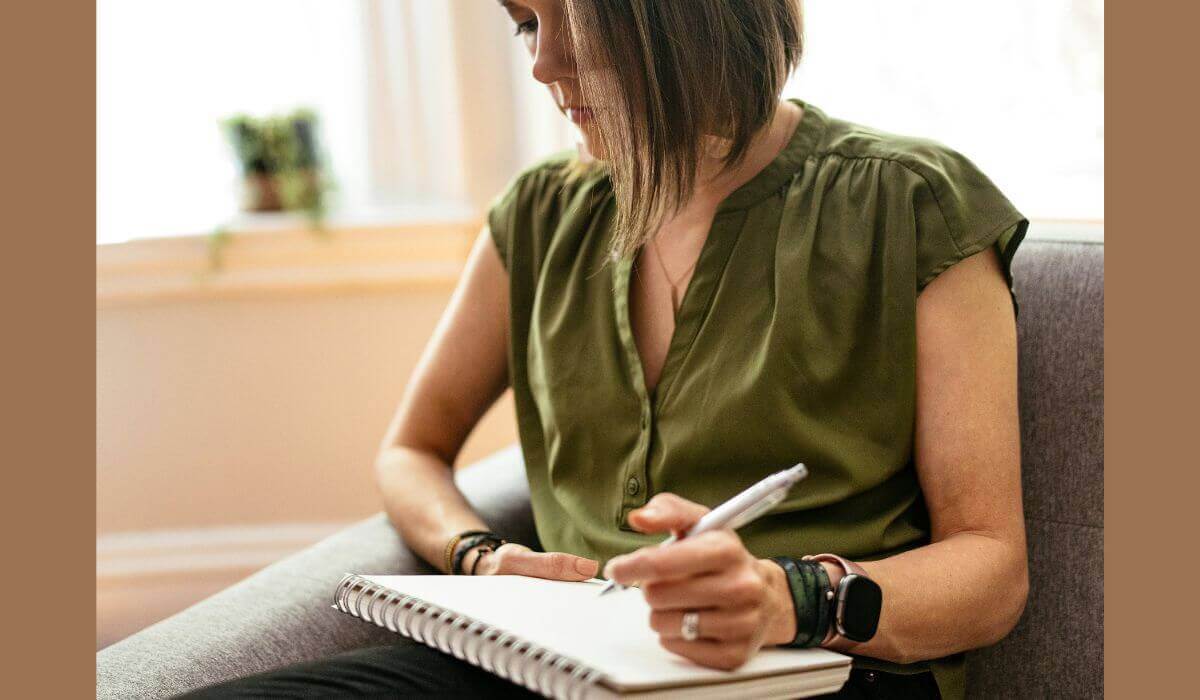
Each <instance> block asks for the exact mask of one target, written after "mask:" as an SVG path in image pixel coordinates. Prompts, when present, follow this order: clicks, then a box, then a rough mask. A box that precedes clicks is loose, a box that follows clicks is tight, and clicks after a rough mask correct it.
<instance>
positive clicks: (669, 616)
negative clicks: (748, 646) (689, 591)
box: [650, 608, 763, 641]
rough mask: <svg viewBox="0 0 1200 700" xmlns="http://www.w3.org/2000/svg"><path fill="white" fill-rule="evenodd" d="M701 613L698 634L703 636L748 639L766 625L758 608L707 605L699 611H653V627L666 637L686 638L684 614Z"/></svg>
mask: <svg viewBox="0 0 1200 700" xmlns="http://www.w3.org/2000/svg"><path fill="white" fill-rule="evenodd" d="M689 612H694V613H698V614H699V615H700V626H699V629H698V630H697V634H699V635H700V638H701V639H715V640H718V641H720V640H736V639H749V638H751V637H753V636H754V634H755V633H756V632H758V630H759V628H760V627H762V626H763V621H762V617H761V614H760V613H759V611H758V609H756V608H704V609H700V610H651V611H650V629H652V630H654V631H655V632H657V633H658V636H659V637H661V638H664V639H683V616H684V615H685V614H686V613H689Z"/></svg>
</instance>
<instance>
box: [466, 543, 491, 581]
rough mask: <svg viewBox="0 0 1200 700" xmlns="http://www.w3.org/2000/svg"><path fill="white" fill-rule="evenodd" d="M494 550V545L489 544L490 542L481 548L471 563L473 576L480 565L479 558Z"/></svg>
mask: <svg viewBox="0 0 1200 700" xmlns="http://www.w3.org/2000/svg"><path fill="white" fill-rule="evenodd" d="M494 551H495V550H494V549H492V546H491V545H488V544H485V545H484V546H482V547H480V548H479V554H477V555H475V561H474V562H473V563H472V564H471V575H472V576H474V575H475V569H476V568H478V567H479V560H480V559H483V555H485V554H491V553H492V552H494Z"/></svg>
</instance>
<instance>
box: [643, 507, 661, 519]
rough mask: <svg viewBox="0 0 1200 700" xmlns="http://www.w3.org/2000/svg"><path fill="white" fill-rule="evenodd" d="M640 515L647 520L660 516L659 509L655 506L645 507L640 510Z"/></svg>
mask: <svg viewBox="0 0 1200 700" xmlns="http://www.w3.org/2000/svg"><path fill="white" fill-rule="evenodd" d="M638 514H639V515H641V516H642V517H645V518H654V517H657V516H658V514H659V513H658V509H657V508H655V507H654V506H643V507H641V508H639V509H638Z"/></svg>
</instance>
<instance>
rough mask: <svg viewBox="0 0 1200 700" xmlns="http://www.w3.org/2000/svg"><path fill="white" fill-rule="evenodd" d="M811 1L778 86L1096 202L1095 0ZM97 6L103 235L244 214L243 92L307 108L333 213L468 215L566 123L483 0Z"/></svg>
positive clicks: (1023, 201)
mask: <svg viewBox="0 0 1200 700" xmlns="http://www.w3.org/2000/svg"><path fill="white" fill-rule="evenodd" d="M803 6H804V11H805V15H806V34H807V48H806V54H805V57H804V61H803V63H802V66H801V69H800V70H799V71H798V72H797V74H796V75H795V76H794V77H793V79H792V80H791V82H790V83H789V84H788V87H787V89H786V90H785V95H786V96H797V97H801V98H803V99H806V100H809V101H811V102H813V103H814V104H817V105H818V106H820V107H822V108H823V109H825V110H826V111H827V112H829V113H830V114H832V115H834V116H839V117H844V118H847V119H851V120H854V121H859V122H862V123H864V124H868V125H870V126H875V127H878V128H882V129H885V130H890V131H897V132H901V133H907V134H912V135H920V136H928V137H931V138H935V139H938V140H940V141H943V142H945V143H946V144H947V145H949V146H951V147H954V148H956V149H958V150H960V151H962V152H963V153H964V154H966V155H967V156H968V157H970V158H971V159H972V160H975V161H976V162H977V163H978V164H979V165H980V166H981V167H982V168H983V169H984V170H985V171H986V172H987V173H988V174H989V175H991V176H992V177H993V179H995V180H996V182H997V184H998V185H1000V186H1001V187H1002V188H1003V189H1004V190H1005V191H1006V192H1007V193H1009V194H1010V196H1011V197H1012V199H1013V201H1014V203H1015V204H1017V206H1018V207H1019V208H1021V209H1022V211H1024V212H1025V213H1026V214H1027V215H1029V216H1031V217H1034V218H1066V219H1092V220H1096V219H1102V218H1103V164H1104V154H1103V130H1104V117H1103V99H1104V92H1103V55H1102V54H1103V5H1102V2H1101V0H1073V1H1068V0H1054V1H1051V0H1010V1H1009V2H970V3H963V2H956V1H955V0H924V1H923V2H919V3H895V2H889V1H888V0H806V1H805V2H804V3H803ZM97 21H98V26H97V34H98V35H97V46H98V47H97V100H98V104H97V145H98V153H97V156H98V158H97V182H98V184H97V198H98V201H97V210H98V231H97V240H98V241H99V242H101V243H106V242H118V241H123V240H128V239H131V238H139V237H147V236H167V235H181V234H199V233H206V232H207V231H210V230H211V229H212V228H213V227H214V226H216V225H218V224H220V223H222V222H225V221H228V220H229V219H230V218H231V217H234V216H236V214H237V207H238V202H237V197H238V181H239V173H238V171H237V167H236V163H235V161H234V159H233V155H232V153H231V152H230V149H229V147H228V145H227V144H226V143H225V142H224V139H223V136H222V134H221V133H220V130H219V128H218V121H219V119H221V118H222V117H226V116H229V115H231V114H233V113H237V112H247V113H250V114H256V115H263V114H266V113H269V112H279V111H286V110H290V109H293V108H295V107H300V106H307V107H312V108H313V109H315V110H316V111H317V112H318V115H319V117H320V119H321V132H320V135H321V137H322V141H323V145H324V148H325V151H326V154H327V155H328V157H329V162H330V166H331V168H332V171H333V175H334V178H335V179H336V181H337V183H338V190H337V192H336V198H335V209H334V214H333V215H334V216H350V217H353V216H356V215H364V216H367V215H369V216H373V217H374V216H382V217H384V218H385V219H386V218H388V217H392V218H396V219H403V218H405V217H422V218H430V217H435V218H440V217H442V216H462V215H478V214H479V213H480V211H481V209H482V207H483V206H484V205H486V203H487V202H488V201H489V200H490V199H491V198H492V197H493V196H495V194H497V193H498V192H499V191H500V189H501V188H502V187H503V186H504V185H505V184H506V183H507V182H508V181H509V179H510V178H511V177H512V176H513V175H514V174H515V173H516V172H517V171H518V170H519V169H520V168H522V167H523V166H525V165H528V164H529V163H532V162H533V161H534V160H536V159H538V158H540V157H542V156H544V155H547V154H549V153H552V152H554V151H557V150H560V149H562V148H569V147H572V146H573V145H574V143H575V141H576V132H575V129H574V127H573V126H572V125H571V124H570V122H568V121H567V120H566V119H565V118H564V117H563V116H562V115H561V114H559V112H558V111H557V110H556V109H555V108H554V105H553V102H552V100H551V98H550V97H549V95H548V94H547V90H546V86H544V85H542V84H540V83H538V82H537V81H536V80H534V79H533V77H532V75H531V73H530V61H531V59H530V57H529V55H528V53H527V52H526V49H525V47H524V43H523V42H522V41H520V40H519V39H517V38H515V37H513V36H512V27H511V22H510V21H509V20H508V18H507V15H506V14H505V13H504V11H503V10H501V9H500V8H499V6H498V5H496V4H494V3H491V2H481V1H480V0H437V1H430V0H336V1H335V0H205V1H203V2H201V1H199V0H100V1H99V3H98V7H97Z"/></svg>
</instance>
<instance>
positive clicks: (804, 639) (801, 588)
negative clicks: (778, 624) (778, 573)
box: [771, 557, 832, 648]
mask: <svg viewBox="0 0 1200 700" xmlns="http://www.w3.org/2000/svg"><path fill="white" fill-rule="evenodd" d="M771 560H772V561H774V562H775V563H776V564H778V565H779V566H780V568H782V569H783V571H784V574H785V575H786V576H787V582H788V589H789V590H790V591H791V594H792V608H793V612H794V613H795V616H796V636H795V638H793V639H792V641H790V642H788V643H787V644H784V645H783V646H787V647H796V648H809V647H816V646H820V644H821V642H822V641H823V640H824V639H825V634H826V632H827V631H828V629H829V619H830V618H829V593H830V591H831V590H832V589H831V588H830V586H829V576H828V574H826V573H825V569H824V567H822V566H821V565H820V564H818V563H816V562H809V561H802V560H800V561H798V560H796V559H793V558H791V557H771Z"/></svg>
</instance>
